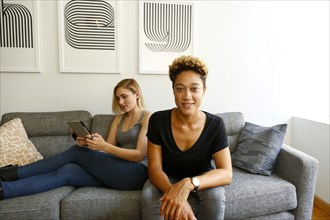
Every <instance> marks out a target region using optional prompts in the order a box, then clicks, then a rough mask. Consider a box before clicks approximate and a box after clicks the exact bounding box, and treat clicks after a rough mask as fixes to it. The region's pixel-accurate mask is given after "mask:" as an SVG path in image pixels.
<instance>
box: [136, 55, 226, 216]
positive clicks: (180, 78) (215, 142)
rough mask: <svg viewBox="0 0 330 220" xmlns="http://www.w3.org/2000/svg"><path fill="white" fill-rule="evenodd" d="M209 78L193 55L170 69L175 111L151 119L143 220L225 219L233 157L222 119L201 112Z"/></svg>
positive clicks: (182, 58)
mask: <svg viewBox="0 0 330 220" xmlns="http://www.w3.org/2000/svg"><path fill="white" fill-rule="evenodd" d="M207 74H208V69H207V67H206V65H205V64H204V62H203V61H202V60H200V59H198V58H195V57H192V56H181V57H179V58H177V59H175V60H174V61H173V63H172V64H171V65H170V66H169V76H170V79H171V81H172V88H173V94H174V99H175V104H176V108H173V109H169V110H164V111H158V112H155V113H154V114H152V115H151V117H150V119H149V126H148V133H147V137H148V160H149V167H148V171H149V180H148V181H147V182H146V183H145V185H144V188H143V192H142V215H143V219H144V220H146V219H152V220H154V219H166V220H167V219H171V220H174V219H189V220H190V219H196V218H197V219H198V220H200V219H212V220H217V219H223V218H224V209H225V195H224V188H223V187H222V186H224V185H227V184H230V183H231V181H232V166H231V157H230V151H229V148H228V143H227V136H226V131H225V126H224V123H223V121H222V119H221V118H220V117H218V116H216V115H213V114H210V113H208V112H205V111H202V110H200V106H201V102H202V99H203V96H204V94H205V90H206V78H207ZM212 158H213V159H214V162H215V167H213V166H212V165H211V160H212Z"/></svg>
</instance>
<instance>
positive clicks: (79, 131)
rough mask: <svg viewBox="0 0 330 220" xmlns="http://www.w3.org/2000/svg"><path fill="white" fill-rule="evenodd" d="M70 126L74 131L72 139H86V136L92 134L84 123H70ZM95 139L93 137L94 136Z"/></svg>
mask: <svg viewBox="0 0 330 220" xmlns="http://www.w3.org/2000/svg"><path fill="white" fill-rule="evenodd" d="M68 125H69V126H70V128H71V129H72V131H73V134H72V137H73V138H74V139H75V140H76V138H77V137H85V136H86V135H91V136H92V133H91V132H90V130H89V129H88V128H87V126H86V125H85V124H84V122H82V121H69V122H68ZM92 138H93V136H92Z"/></svg>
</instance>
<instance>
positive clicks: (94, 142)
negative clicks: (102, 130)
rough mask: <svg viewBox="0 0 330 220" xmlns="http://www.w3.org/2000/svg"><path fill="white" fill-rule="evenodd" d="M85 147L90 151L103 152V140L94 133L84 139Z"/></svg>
mask: <svg viewBox="0 0 330 220" xmlns="http://www.w3.org/2000/svg"><path fill="white" fill-rule="evenodd" d="M86 142H87V146H88V148H89V149H91V150H103V149H104V146H105V143H106V142H105V140H104V139H103V137H102V136H101V135H99V134H98V133H94V134H93V135H92V138H91V137H88V138H87V137H86Z"/></svg>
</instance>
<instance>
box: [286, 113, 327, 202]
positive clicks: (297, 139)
mask: <svg viewBox="0 0 330 220" xmlns="http://www.w3.org/2000/svg"><path fill="white" fill-rule="evenodd" d="M329 129H330V125H329V124H324V123H319V122H315V121H311V120H306V119H302V118H298V117H293V119H292V143H291V145H292V146H293V147H295V148H297V149H298V150H301V151H303V152H305V153H307V154H309V155H311V156H312V157H315V158H316V159H317V160H318V161H319V175H318V176H317V183H316V190H315V194H316V195H318V196H319V197H320V198H321V199H322V200H324V201H326V202H327V203H330V189H329V186H330V176H329V175H330V169H329V167H330V165H329V155H330V150H329V131H330V130H329Z"/></svg>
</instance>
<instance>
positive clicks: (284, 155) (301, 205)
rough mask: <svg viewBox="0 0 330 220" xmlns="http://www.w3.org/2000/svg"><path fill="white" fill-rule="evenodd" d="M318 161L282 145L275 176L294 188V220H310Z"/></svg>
mask: <svg viewBox="0 0 330 220" xmlns="http://www.w3.org/2000/svg"><path fill="white" fill-rule="evenodd" d="M318 168H319V163H318V161H317V160H316V159H315V158H313V157H311V156H309V155H307V154H305V153H303V152H301V151H299V150H297V149H294V148H293V147H290V146H288V145H283V146H282V149H281V152H280V154H279V156H278V159H277V162H276V168H275V174H276V175H278V176H280V177H281V178H283V179H285V180H287V181H289V182H290V183H292V184H293V185H294V186H295V187H296V192H297V208H296V209H294V210H293V211H292V213H293V214H294V215H295V219H299V220H310V219H312V212H313V201H314V192H315V185H316V179H317V173H318Z"/></svg>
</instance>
